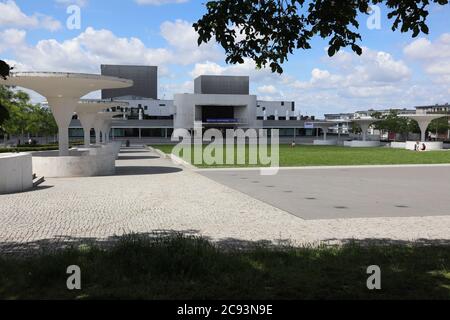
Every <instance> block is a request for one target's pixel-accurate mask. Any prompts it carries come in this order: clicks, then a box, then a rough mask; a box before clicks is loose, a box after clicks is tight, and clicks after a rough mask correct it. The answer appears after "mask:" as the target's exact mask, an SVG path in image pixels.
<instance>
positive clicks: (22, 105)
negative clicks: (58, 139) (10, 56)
mask: <svg viewBox="0 0 450 320" xmlns="http://www.w3.org/2000/svg"><path fill="white" fill-rule="evenodd" d="M0 105H1V106H3V108H4V109H5V110H6V111H7V113H8V117H6V118H5V119H4V121H3V123H1V122H0V129H1V131H3V132H4V133H7V134H9V135H16V136H23V135H25V134H32V135H44V136H50V135H53V134H55V133H56V132H57V125H56V122H55V120H54V118H53V115H52V114H51V112H50V110H48V109H47V108H44V107H42V106H41V105H39V104H38V105H34V104H32V103H31V102H30V97H29V96H28V94H27V93H25V92H23V91H14V90H12V89H10V88H7V87H5V86H0ZM0 110H1V108H0ZM0 117H1V111H0Z"/></svg>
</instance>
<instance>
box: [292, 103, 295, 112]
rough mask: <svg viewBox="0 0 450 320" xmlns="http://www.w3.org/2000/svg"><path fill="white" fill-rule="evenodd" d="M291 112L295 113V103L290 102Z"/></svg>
mask: <svg viewBox="0 0 450 320" xmlns="http://www.w3.org/2000/svg"><path fill="white" fill-rule="evenodd" d="M292 112H295V102H292Z"/></svg>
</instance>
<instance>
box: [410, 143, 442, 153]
mask: <svg viewBox="0 0 450 320" xmlns="http://www.w3.org/2000/svg"><path fill="white" fill-rule="evenodd" d="M416 143H417V141H408V142H406V146H405V147H406V149H407V150H413V151H414V146H415V145H416ZM423 143H425V145H426V146H427V149H426V151H437V150H443V149H444V143H443V142H440V141H437V142H435V141H427V142H421V143H420V146H421V147H422V144H423Z"/></svg>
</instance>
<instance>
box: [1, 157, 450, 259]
mask: <svg viewBox="0 0 450 320" xmlns="http://www.w3.org/2000/svg"><path fill="white" fill-rule="evenodd" d="M117 165H118V169H117V174H116V175H115V176H110V177H93V178H64V179H48V180H47V182H46V183H45V184H43V185H41V186H40V187H39V188H38V189H36V190H33V191H30V192H26V193H21V194H13V195H0V253H3V254H6V253H17V252H19V253H21V252H24V251H29V250H30V249H35V248H42V247H49V248H59V247H64V246H66V245H68V244H73V243H79V242H85V241H99V242H101V241H106V240H110V239H111V237H114V236H119V235H123V234H128V233H155V232H172V231H175V232H183V233H186V234H195V235H202V236H205V237H208V238H210V239H212V240H214V241H217V242H220V243H225V244H239V243H244V242H248V241H269V242H279V241H289V242H290V243H292V244H294V245H300V244H305V243H318V242H321V241H327V242H328V241H346V240H349V239H361V240H363V239H390V240H392V241H409V240H417V239H423V241H440V242H445V243H447V240H449V239H450V232H449V231H450V217H449V216H441V217H403V218H371V219H368V218H365V219H328V220H314V221H306V220H303V219H301V218H298V217H296V216H293V215H291V214H289V213H287V212H284V211H282V210H280V209H277V208H275V207H272V206H270V205H268V204H265V203H263V202H261V201H259V200H257V199H254V198H252V197H250V196H247V195H245V194H243V193H240V192H239V191H236V190H233V189H231V188H229V187H226V186H224V185H221V184H219V183H217V182H215V181H213V180H210V179H208V178H206V177H204V176H202V175H200V174H198V173H196V172H193V171H191V170H183V168H181V167H178V166H176V165H174V164H173V163H172V162H171V161H170V160H168V159H162V158H160V157H159V156H158V155H157V154H156V153H153V152H151V151H148V150H144V149H131V150H122V153H121V156H120V159H119V160H118V161H117Z"/></svg>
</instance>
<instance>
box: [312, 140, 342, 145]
mask: <svg viewBox="0 0 450 320" xmlns="http://www.w3.org/2000/svg"><path fill="white" fill-rule="evenodd" d="M337 144H338V142H337V140H314V145H315V146H337Z"/></svg>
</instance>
